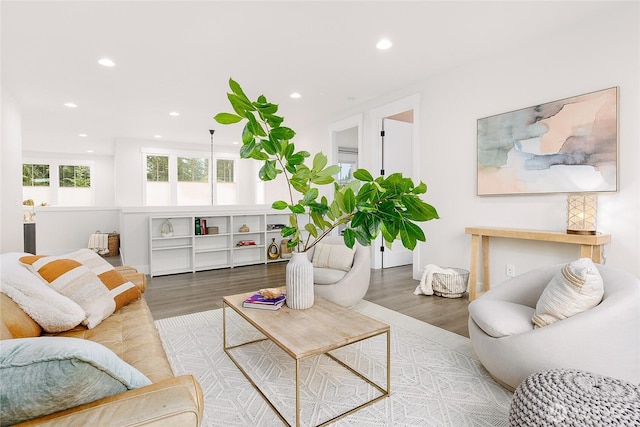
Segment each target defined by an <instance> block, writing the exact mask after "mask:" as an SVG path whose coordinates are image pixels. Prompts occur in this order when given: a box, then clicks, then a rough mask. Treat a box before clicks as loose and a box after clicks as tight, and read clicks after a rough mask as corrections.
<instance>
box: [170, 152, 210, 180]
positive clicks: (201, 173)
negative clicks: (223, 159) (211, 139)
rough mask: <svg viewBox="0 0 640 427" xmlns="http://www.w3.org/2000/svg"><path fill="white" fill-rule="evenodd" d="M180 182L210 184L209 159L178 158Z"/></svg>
mask: <svg viewBox="0 0 640 427" xmlns="http://www.w3.org/2000/svg"><path fill="white" fill-rule="evenodd" d="M218 162H220V160H218ZM178 182H209V159H204V158H193V157H178Z"/></svg>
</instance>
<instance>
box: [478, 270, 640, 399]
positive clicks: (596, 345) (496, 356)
mask: <svg viewBox="0 0 640 427" xmlns="http://www.w3.org/2000/svg"><path fill="white" fill-rule="evenodd" d="M561 267H562V266H561V265H558V266H553V267H548V268H541V269H537V270H534V271H530V272H528V273H525V274H522V275H520V276H517V277H514V278H512V279H509V280H507V281H505V282H503V283H502V284H500V285H498V286H497V287H495V288H494V289H491V290H490V291H489V292H487V293H486V294H484V295H482V296H481V297H480V298H478V299H476V300H474V301H472V302H471V303H470V304H469V336H470V338H471V342H472V344H473V348H474V350H475V352H476V354H477V356H478V359H480V361H481V362H482V364H483V365H484V366H485V368H486V369H487V370H488V371H489V373H490V374H491V375H492V376H493V377H494V378H495V379H496V380H497V381H498V382H500V383H501V384H502V385H504V386H505V387H507V388H509V389H511V390H514V389H515V388H516V387H517V386H518V385H519V384H520V383H521V382H522V381H523V380H524V379H525V378H526V377H527V376H529V375H530V374H533V373H535V372H539V371H543V370H547V369H554V368H568V369H577V370H582V371H587V372H592V373H595V374H600V375H605V376H608V377H613V378H618V379H621V380H625V381H629V382H631V383H633V384H638V383H640V280H639V279H638V278H637V277H635V276H634V275H632V274H630V273H627V272H625V271H622V270H617V269H614V268H611V267H606V266H603V265H597V268H598V270H599V272H600V275H601V276H602V279H603V283H604V297H603V299H602V302H600V304H598V305H597V306H596V307H594V308H591V309H589V310H587V311H584V312H582V313H579V314H576V315H574V316H572V317H569V318H567V319H564V320H560V321H558V322H555V323H553V324H551V325H549V326H545V327H543V328H538V329H534V328H533V324H532V323H531V316H532V315H533V313H534V312H535V307H536V303H537V301H538V299H539V297H540V295H541V294H542V292H543V291H544V289H545V287H546V286H547V284H548V283H549V281H550V280H551V278H552V277H553V276H554V275H555V274H556V272H558V271H559V270H560V268H561Z"/></svg>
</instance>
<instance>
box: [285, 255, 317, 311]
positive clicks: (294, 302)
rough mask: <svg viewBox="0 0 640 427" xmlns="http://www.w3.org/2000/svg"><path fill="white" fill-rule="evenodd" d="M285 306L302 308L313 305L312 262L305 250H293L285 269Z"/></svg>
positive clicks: (296, 308) (295, 308)
mask: <svg viewBox="0 0 640 427" xmlns="http://www.w3.org/2000/svg"><path fill="white" fill-rule="evenodd" d="M286 285H287V306H288V307H289V308H292V309H294V310H304V309H305V308H309V307H311V306H312V305H313V264H312V263H311V261H309V258H308V257H307V254H306V252H294V253H293V254H292V256H291V259H290V260H289V262H288V263H287V269H286Z"/></svg>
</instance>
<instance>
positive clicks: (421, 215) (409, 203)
mask: <svg viewBox="0 0 640 427" xmlns="http://www.w3.org/2000/svg"><path fill="white" fill-rule="evenodd" d="M401 200H402V204H404V206H405V209H406V213H405V215H406V216H407V217H409V219H411V220H413V221H429V220H432V219H436V218H438V213H437V212H436V210H435V208H434V207H433V206H431V205H429V204H427V203H425V202H423V201H422V200H420V198H419V197H418V196H413V195H403V196H402V197H401Z"/></svg>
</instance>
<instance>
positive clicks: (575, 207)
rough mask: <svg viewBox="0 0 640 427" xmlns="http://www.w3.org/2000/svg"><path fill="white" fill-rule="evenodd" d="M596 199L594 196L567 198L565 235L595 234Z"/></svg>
mask: <svg viewBox="0 0 640 427" xmlns="http://www.w3.org/2000/svg"><path fill="white" fill-rule="evenodd" d="M597 212H598V198H597V196H596V195H595V194H569V195H568V196H567V233H569V234H587V235H592V234H596V218H597Z"/></svg>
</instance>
